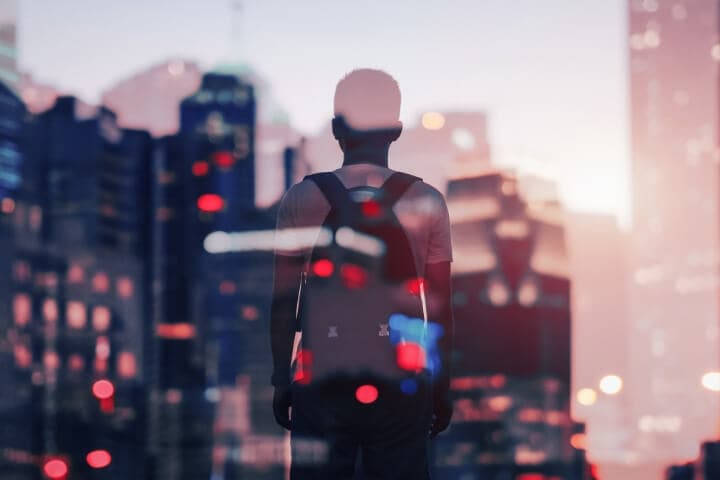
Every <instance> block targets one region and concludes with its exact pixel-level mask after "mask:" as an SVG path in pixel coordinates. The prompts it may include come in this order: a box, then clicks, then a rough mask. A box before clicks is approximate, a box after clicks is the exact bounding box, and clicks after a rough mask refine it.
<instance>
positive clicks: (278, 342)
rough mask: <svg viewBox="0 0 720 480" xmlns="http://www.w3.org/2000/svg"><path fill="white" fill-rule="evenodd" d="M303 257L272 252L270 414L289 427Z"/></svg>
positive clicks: (282, 424)
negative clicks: (292, 367)
mask: <svg viewBox="0 0 720 480" xmlns="http://www.w3.org/2000/svg"><path fill="white" fill-rule="evenodd" d="M302 268H303V259H302V257H300V256H291V255H282V254H277V253H276V254H275V267H274V270H275V271H274V273H275V275H274V281H273V296H272V303H271V306H270V346H271V349H272V357H273V373H272V378H271V382H272V384H273V386H274V387H275V394H274V396H273V413H274V415H275V420H276V421H277V423H278V424H279V425H280V426H282V427H283V428H286V429H288V430H289V429H290V404H291V394H290V382H291V380H292V379H291V378H290V360H291V357H292V350H293V343H294V340H295V332H296V330H297V321H296V306H297V299H298V290H299V285H300V274H301V272H302Z"/></svg>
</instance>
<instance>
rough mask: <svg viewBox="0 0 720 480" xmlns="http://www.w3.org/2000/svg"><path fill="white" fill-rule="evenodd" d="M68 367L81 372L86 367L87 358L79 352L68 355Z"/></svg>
mask: <svg viewBox="0 0 720 480" xmlns="http://www.w3.org/2000/svg"><path fill="white" fill-rule="evenodd" d="M68 368H69V369H70V370H71V371H73V372H79V371H81V370H82V369H83V368H85V359H83V357H82V356H81V355H79V354H77V353H73V354H72V355H70V356H69V357H68Z"/></svg>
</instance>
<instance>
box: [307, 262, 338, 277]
mask: <svg viewBox="0 0 720 480" xmlns="http://www.w3.org/2000/svg"><path fill="white" fill-rule="evenodd" d="M312 270H313V273H314V274H315V275H317V276H318V277H325V278H327V277H329V276H330V275H332V274H333V272H334V271H335V265H333V262H331V261H330V260H328V259H327V258H323V259H320V260H318V261H317V262H315V263H314V264H313V267H312Z"/></svg>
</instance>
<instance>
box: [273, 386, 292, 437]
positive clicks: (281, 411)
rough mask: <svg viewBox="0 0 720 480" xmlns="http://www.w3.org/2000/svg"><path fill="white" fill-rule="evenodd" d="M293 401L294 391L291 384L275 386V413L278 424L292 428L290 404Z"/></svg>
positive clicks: (285, 427) (288, 428)
mask: <svg viewBox="0 0 720 480" xmlns="http://www.w3.org/2000/svg"><path fill="white" fill-rule="evenodd" d="M291 403H292V392H291V391H290V385H285V386H281V387H275V394H274V395H273V414H274V415H275V421H276V422H277V424H278V425H280V426H281V427H283V428H284V429H286V430H290V405H291Z"/></svg>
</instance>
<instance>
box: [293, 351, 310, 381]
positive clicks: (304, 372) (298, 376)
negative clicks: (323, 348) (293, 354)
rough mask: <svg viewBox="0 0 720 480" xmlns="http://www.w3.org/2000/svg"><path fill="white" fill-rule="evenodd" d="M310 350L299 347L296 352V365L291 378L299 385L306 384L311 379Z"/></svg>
mask: <svg viewBox="0 0 720 480" xmlns="http://www.w3.org/2000/svg"><path fill="white" fill-rule="evenodd" d="M312 360H313V356H312V352H311V351H310V350H307V349H301V350H299V351H298V353H297V366H296V369H295V375H294V377H293V380H295V381H296V382H298V383H299V384H300V385H307V384H309V383H310V381H311V380H312Z"/></svg>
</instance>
